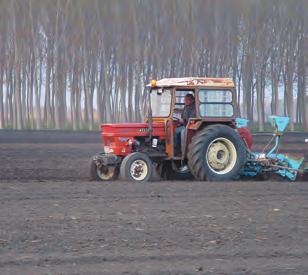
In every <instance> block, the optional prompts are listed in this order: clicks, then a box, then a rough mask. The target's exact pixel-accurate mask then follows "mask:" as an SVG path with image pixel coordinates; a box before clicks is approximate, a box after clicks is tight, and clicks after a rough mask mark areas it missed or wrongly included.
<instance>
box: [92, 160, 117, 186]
mask: <svg viewBox="0 0 308 275" xmlns="http://www.w3.org/2000/svg"><path fill="white" fill-rule="evenodd" d="M90 177H91V180H95V181H108V180H116V179H117V178H118V177H119V167H117V166H110V165H108V166H104V165H97V164H96V162H95V161H94V160H92V161H91V168H90Z"/></svg>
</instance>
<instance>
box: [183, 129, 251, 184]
mask: <svg viewBox="0 0 308 275" xmlns="http://www.w3.org/2000/svg"><path fill="white" fill-rule="evenodd" d="M245 162H246V146H245V144H244V142H243V140H242V138H241V137H240V135H239V134H238V133H237V132H236V131H235V130H234V129H233V128H231V127H229V126H226V125H212V126H208V127H206V128H204V129H203V130H201V131H200V132H199V133H197V134H196V135H195V136H194V137H193V139H192V142H191V143H190V145H189V151H188V165H189V167H190V170H191V172H192V174H193V175H194V177H195V178H196V179H198V180H206V179H207V180H211V181H225V180H232V179H234V178H236V177H237V176H238V174H239V171H240V169H241V167H242V166H243V165H244V164H245Z"/></svg>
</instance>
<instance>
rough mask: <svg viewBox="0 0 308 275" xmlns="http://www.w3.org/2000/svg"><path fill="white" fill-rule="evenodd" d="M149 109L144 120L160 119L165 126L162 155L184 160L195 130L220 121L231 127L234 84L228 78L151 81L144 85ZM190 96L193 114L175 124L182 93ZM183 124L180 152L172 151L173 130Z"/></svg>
mask: <svg viewBox="0 0 308 275" xmlns="http://www.w3.org/2000/svg"><path fill="white" fill-rule="evenodd" d="M147 88H148V91H149V108H150V112H149V115H148V116H147V119H146V122H149V120H150V119H151V120H152V122H153V123H154V122H163V123H164V124H165V128H166V154H167V155H168V157H169V158H176V159H179V158H180V159H182V160H184V159H185V158H186V157H187V149H188V144H189V142H190V141H191V138H192V137H193V136H194V134H195V133H196V131H198V130H200V129H202V128H203V127H205V126H208V125H210V124H215V123H222V124H226V125H229V126H231V127H235V117H236V113H237V111H236V103H235V100H236V97H235V95H234V83H233V81H232V80H231V79H228V78H193V77H188V78H168V79H162V80H159V81H155V80H152V81H151V83H150V84H148V85H147ZM187 95H192V96H193V98H194V104H193V108H195V110H194V114H195V115H194V116H191V117H190V118H189V121H188V122H187V123H185V125H183V123H179V121H180V120H181V118H182V116H183V111H184V108H185V103H184V101H185V96H187ZM183 126H184V127H185V130H184V133H183V138H182V140H181V149H182V150H181V154H180V155H179V154H176V152H175V146H174V145H175V144H174V142H175V137H174V134H175V131H176V129H177V127H183Z"/></svg>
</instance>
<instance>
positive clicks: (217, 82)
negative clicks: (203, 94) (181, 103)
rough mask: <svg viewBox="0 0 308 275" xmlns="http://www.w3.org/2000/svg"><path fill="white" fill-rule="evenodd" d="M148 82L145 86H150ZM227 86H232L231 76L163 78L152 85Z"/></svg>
mask: <svg viewBox="0 0 308 275" xmlns="http://www.w3.org/2000/svg"><path fill="white" fill-rule="evenodd" d="M151 86H152V84H151V83H149V84H148V85H147V87H151ZM175 86H180V87H185V86H187V87H191V86H197V87H228V88H234V87H235V85H234V82H233V80H232V79H231V78H210V77H180V78H163V79H160V80H157V81H156V86H154V87H175Z"/></svg>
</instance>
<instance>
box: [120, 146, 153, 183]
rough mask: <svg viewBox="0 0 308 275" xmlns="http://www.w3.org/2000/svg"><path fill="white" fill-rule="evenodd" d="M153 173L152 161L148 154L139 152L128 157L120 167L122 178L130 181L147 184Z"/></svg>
mask: <svg viewBox="0 0 308 275" xmlns="http://www.w3.org/2000/svg"><path fill="white" fill-rule="evenodd" d="M152 172H153V164H152V161H151V160H150V158H149V157H148V156H147V155H146V154H143V153H139V152H135V153H131V154H129V155H127V156H126V157H125V158H124V159H123V161H122V163H121V167H120V176H121V178H122V179H123V180H128V181H135V182H147V181H148V180H149V179H150V178H151V177H152Z"/></svg>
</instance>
